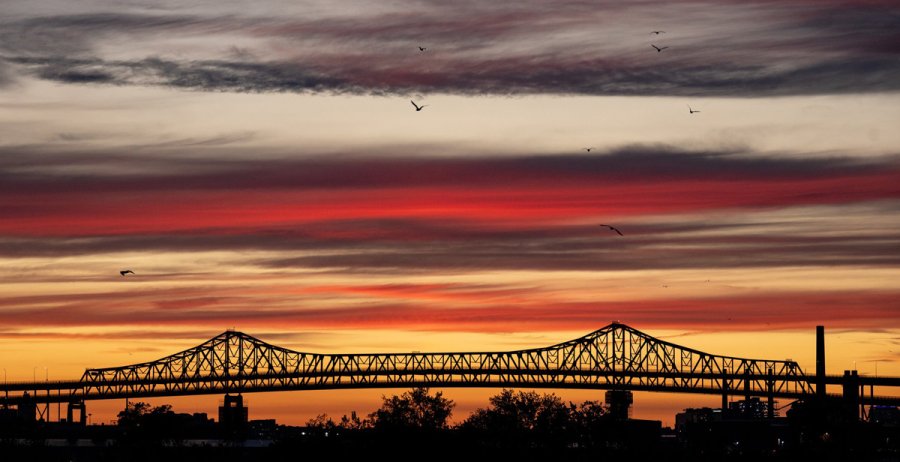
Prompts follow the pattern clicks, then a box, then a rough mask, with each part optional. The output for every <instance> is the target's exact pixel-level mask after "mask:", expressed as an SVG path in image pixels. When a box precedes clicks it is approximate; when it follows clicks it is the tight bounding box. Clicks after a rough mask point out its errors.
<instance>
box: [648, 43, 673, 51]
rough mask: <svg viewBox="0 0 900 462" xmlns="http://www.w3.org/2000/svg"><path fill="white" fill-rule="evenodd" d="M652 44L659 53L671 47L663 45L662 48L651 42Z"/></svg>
mask: <svg viewBox="0 0 900 462" xmlns="http://www.w3.org/2000/svg"><path fill="white" fill-rule="evenodd" d="M650 46H651V47H653V48H655V49H656V52H657V53H659V52H660V51H663V50H665V49H666V48H669V47H662V48H660V47H658V46H656V45H653V44H650Z"/></svg>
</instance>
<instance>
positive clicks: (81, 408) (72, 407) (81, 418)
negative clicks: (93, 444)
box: [66, 401, 87, 425]
mask: <svg viewBox="0 0 900 462" xmlns="http://www.w3.org/2000/svg"><path fill="white" fill-rule="evenodd" d="M74 411H78V424H79V425H84V424H85V423H86V422H87V406H86V405H85V404H84V401H75V402H71V403H69V405H68V406H67V407H66V422H68V423H75V421H74V420H73V417H74V414H75V412H74Z"/></svg>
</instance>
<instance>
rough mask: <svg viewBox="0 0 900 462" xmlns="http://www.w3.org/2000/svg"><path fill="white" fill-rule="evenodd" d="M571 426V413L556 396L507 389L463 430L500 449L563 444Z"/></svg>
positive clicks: (471, 417) (473, 417)
mask: <svg viewBox="0 0 900 462" xmlns="http://www.w3.org/2000/svg"><path fill="white" fill-rule="evenodd" d="M571 424H572V418H571V415H570V409H569V408H568V407H567V406H566V405H565V404H564V403H563V401H562V400H561V399H560V398H559V397H558V396H556V395H554V394H543V395H539V394H537V393H535V392H533V391H529V392H523V391H518V392H516V391H513V390H507V389H504V390H503V391H501V392H500V393H499V394H497V395H494V396H492V397H491V398H490V406H489V407H487V408H482V409H478V410H476V411H475V412H473V413H472V415H471V416H469V418H468V419H466V421H465V422H463V424H462V425H461V426H460V428H461V429H462V430H463V431H464V432H466V433H469V434H472V435H473V436H474V435H479V434H480V435H482V437H483V438H484V440H485V441H486V442H490V443H491V444H493V445H499V446H521V445H523V444H526V445H537V446H544V445H553V446H555V445H558V444H562V441H563V440H564V439H565V437H566V435H567V434H568V432H569V430H570V427H571Z"/></svg>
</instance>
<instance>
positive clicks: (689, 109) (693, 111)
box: [688, 105, 700, 114]
mask: <svg viewBox="0 0 900 462" xmlns="http://www.w3.org/2000/svg"><path fill="white" fill-rule="evenodd" d="M688 111H691V114H693V113H695V112H700V111H695V110H693V109H691V106H690V105H688Z"/></svg>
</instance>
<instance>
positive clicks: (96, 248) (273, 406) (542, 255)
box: [0, 0, 900, 424]
mask: <svg viewBox="0 0 900 462" xmlns="http://www.w3.org/2000/svg"><path fill="white" fill-rule="evenodd" d="M653 30H663V31H665V33H662V34H659V35H653V34H651V33H650V32H651V31H653ZM651 45H656V46H659V47H664V46H665V47H669V48H667V49H664V50H663V51H662V52H657V51H656V50H655V49H653V48H652V47H651ZM420 46H421V47H425V48H426V50H425V51H424V52H420V51H419V48H418V47H420ZM898 90H900V4H898V3H897V2H896V1H894V0H891V1H865V0H856V1H854V0H816V1H812V0H778V1H775V0H757V1H737V0H720V1H678V2H658V1H643V0H633V1H622V0H616V1H607V0H590V1H566V0H559V1H552V2H549V1H543V0H522V1H517V2H490V1H465V0H463V1H453V2H439V1H426V0H396V1H391V2H384V1H382V2H370V1H334V0H321V1H290V2H283V1H274V0H259V1H253V2H247V1H235V0H215V1H212V0H209V1H207V0H193V1H181V0H178V1H176V0H171V1H150V0H146V1H138V0H123V1H111V0H85V1H79V2H71V1H64V0H38V1H35V0H27V1H25V0H0V366H2V367H3V369H4V374H5V376H6V377H5V378H6V379H8V380H10V381H13V380H32V379H33V378H39V379H43V378H44V377H47V378H49V379H50V380H54V379H69V378H78V377H80V375H81V373H82V372H83V371H84V369H85V368H87V367H103V366H115V365H122V364H130V363H134V362H140V361H146V360H152V359H155V358H158V357H161V356H164V355H166V354H169V353H172V352H175V351H178V350H181V349H185V348H188V347H191V346H193V345H196V344H199V343H201V342H202V341H204V340H206V339H208V338H210V337H212V336H214V335H216V334H218V333H220V332H221V331H223V330H225V329H227V328H234V329H237V330H240V331H243V332H246V333H248V334H251V335H254V336H256V337H259V338H261V339H263V340H266V341H269V342H271V343H275V344H279V345H282V346H285V347H288V348H292V349H296V350H301V351H310V352H321V353H332V352H384V351H411V350H419V351H429V350H444V351H472V350H508V349H518V348H524V347H537V346H543V345H548V344H551V343H557V342H560V341H563V340H568V339H570V338H574V337H577V336H580V335H582V334H585V333H587V332H590V331H592V330H595V329H597V328H600V327H602V326H604V325H606V324H608V323H609V322H611V321H614V320H618V321H620V322H623V323H625V324H628V325H631V326H632V327H635V328H637V329H640V330H642V331H645V332H647V333H649V334H651V335H656V336H659V337H662V338H666V339H667V340H670V341H673V342H676V343H680V344H684V345H687V346H691V347H695V348H698V349H702V350H707V351H709V352H712V353H720V354H728V355H735V356H750V357H762V358H770V359H785V358H791V359H794V360H797V361H799V362H800V363H801V366H802V367H804V368H805V369H807V370H809V371H812V370H814V326H815V325H817V324H824V325H825V326H826V328H827V329H828V334H829V336H828V355H829V357H828V372H829V373H840V372H841V371H842V370H844V369H851V368H853V367H854V365H855V367H856V368H857V369H859V370H860V373H862V374H875V372H876V368H877V371H878V373H879V374H893V375H900V284H898V281H900V156H898V154H900V129H898V128H900V127H898V125H900V91H898ZM411 99H412V100H415V101H416V103H417V104H420V105H421V104H427V105H428V106H427V107H426V108H425V109H423V110H422V111H420V112H416V111H415V109H414V108H413V107H412V105H411V104H410V100H411ZM689 106H690V107H691V108H692V109H694V110H699V111H700V112H699V113H695V114H690V113H689V112H688V107H689ZM586 147H591V148H592V149H591V151H590V152H587V151H586V150H585V149H584V148H586ZM600 224H612V225H614V226H616V227H617V228H618V229H620V230H621V231H622V233H623V234H624V236H618V235H617V234H615V233H614V232H612V231H610V230H608V229H606V228H602V227H600ZM122 269H131V270H133V271H134V272H135V274H134V275H133V276H131V275H129V276H128V277H122V276H120V275H119V271H120V270H122ZM495 391H496V390H460V389H451V390H447V395H448V396H449V397H450V398H452V399H455V400H456V401H457V402H458V404H459V406H458V408H457V412H456V415H455V418H456V419H457V420H459V419H461V418H464V417H465V414H466V413H467V412H469V411H470V410H471V409H473V408H475V407H478V406H483V405H484V404H485V403H486V397H487V396H489V395H490V394H492V393H494V392H495ZM389 392H390V391H388V393H389ZM383 393H385V391H384V390H355V391H341V392H337V391H318V392H293V393H277V394H267V395H264V394H257V395H251V396H250V397H249V402H250V406H251V408H250V414H251V418H272V417H274V418H277V419H278V420H279V421H280V422H284V423H293V424H301V423H303V422H305V421H306V419H308V418H310V417H314V416H315V415H316V414H319V413H322V412H328V413H329V414H331V415H333V416H336V417H339V416H340V414H342V413H349V411H350V410H354V409H355V410H358V411H360V412H361V413H366V412H369V411H371V410H374V409H375V408H376V407H377V406H378V404H379V403H380V399H379V398H380V396H381V395H382V394H383ZM557 393H558V394H560V395H561V396H562V397H563V398H564V399H567V400H568V399H571V400H583V399H602V393H598V392H593V391H583V392H582V391H577V392H576V391H557ZM220 399H221V397H217V396H209V397H200V398H179V399H160V400H151V401H152V402H154V403H162V402H170V403H173V404H175V408H176V410H179V411H205V412H210V413H213V412H214V407H215V405H216V402H217V400H220ZM717 403H718V398H717V397H714V396H712V397H703V396H687V397H685V396H680V395H652V394H639V395H638V397H637V398H636V399H635V413H634V414H635V416H636V417H646V418H657V419H662V420H663V421H664V422H665V423H667V424H671V422H672V415H673V413H674V412H675V411H677V410H679V409H681V408H684V407H687V406H689V405H716V404H717ZM122 404H123V403H122V402H98V403H89V404H88V407H89V410H93V411H92V412H93V414H94V419H95V421H100V420H103V421H108V420H109V419H112V418H113V417H114V415H115V413H116V412H117V411H118V410H119V409H120V408H121V407H122ZM54 418H55V411H54Z"/></svg>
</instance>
